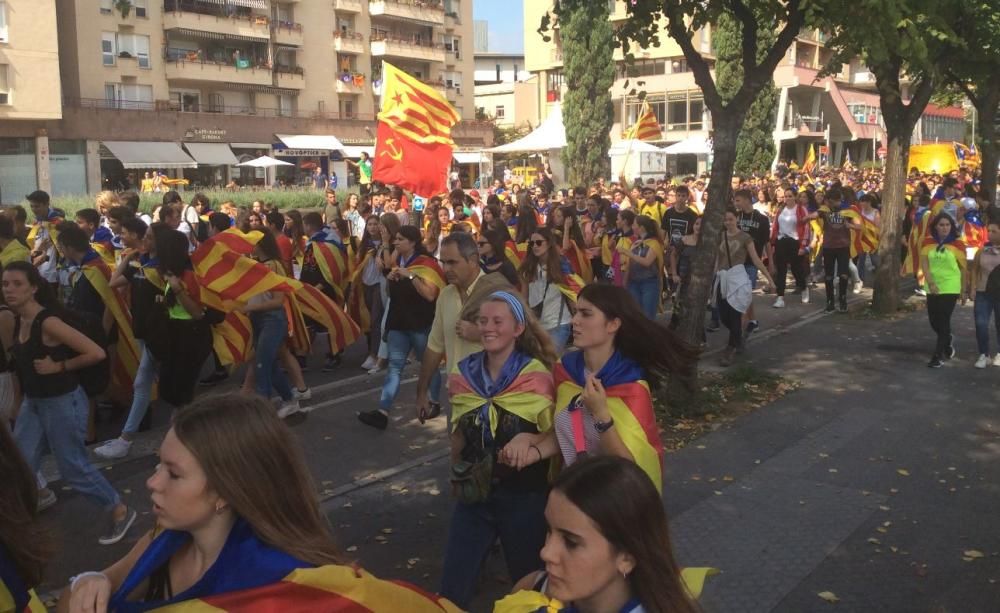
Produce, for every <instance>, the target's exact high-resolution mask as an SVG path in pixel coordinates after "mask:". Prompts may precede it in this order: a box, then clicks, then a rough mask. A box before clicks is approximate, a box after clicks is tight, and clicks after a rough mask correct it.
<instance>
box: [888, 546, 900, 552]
mask: <svg viewBox="0 0 1000 613" xmlns="http://www.w3.org/2000/svg"><path fill="white" fill-rule="evenodd" d="M889 551H891V552H893V553H896V552H897V551H899V547H893V546H892V545H890V546H889Z"/></svg>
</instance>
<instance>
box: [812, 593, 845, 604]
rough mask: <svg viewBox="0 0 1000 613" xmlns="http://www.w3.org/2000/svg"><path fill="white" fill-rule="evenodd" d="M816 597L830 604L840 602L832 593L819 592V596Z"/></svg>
mask: <svg viewBox="0 0 1000 613" xmlns="http://www.w3.org/2000/svg"><path fill="white" fill-rule="evenodd" d="M816 595H817V596H819V597H820V598H822V599H823V600H825V601H827V602H829V603H831V604H833V603H835V602H840V599H839V598H837V595H836V594H834V593H833V592H820V593H819V594H816Z"/></svg>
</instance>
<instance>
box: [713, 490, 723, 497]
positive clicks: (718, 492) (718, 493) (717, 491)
mask: <svg viewBox="0 0 1000 613" xmlns="http://www.w3.org/2000/svg"><path fill="white" fill-rule="evenodd" d="M714 494H715V495H716V496H721V495H722V492H720V491H719V490H715V492H714Z"/></svg>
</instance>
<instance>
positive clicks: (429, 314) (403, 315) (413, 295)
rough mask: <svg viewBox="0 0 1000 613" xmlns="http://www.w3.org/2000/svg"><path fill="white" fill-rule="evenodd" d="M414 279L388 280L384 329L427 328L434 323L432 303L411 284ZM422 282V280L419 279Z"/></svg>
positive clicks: (410, 329)
mask: <svg viewBox="0 0 1000 613" xmlns="http://www.w3.org/2000/svg"><path fill="white" fill-rule="evenodd" d="M414 282H415V280H414V281H411V280H410V279H406V278H403V279H400V280H398V281H389V282H388V287H389V314H388V315H387V316H386V320H385V329H386V330H406V331H412V330H427V329H429V328H430V327H431V324H432V323H434V303H433V302H429V301H427V300H426V299H425V298H424V297H423V296H421V295H420V293H419V292H417V288H416V287H414V286H413V284H414ZM420 283H423V281H420Z"/></svg>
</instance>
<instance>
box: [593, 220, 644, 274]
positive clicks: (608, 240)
mask: <svg viewBox="0 0 1000 613" xmlns="http://www.w3.org/2000/svg"><path fill="white" fill-rule="evenodd" d="M635 217H636V214H635V211H633V210H632V209H619V210H618V213H617V217H616V218H615V225H614V228H615V229H614V230H613V231H611V232H608V233H607V234H605V235H604V238H603V240H602V244H601V254H602V258H603V260H604V262H605V264H606V265H607V273H606V274H607V279H608V281H610V282H611V283H612V284H614V285H617V286H619V287H621V286H624V285H625V277H626V272H627V271H628V258H627V257H625V256H624V255H622V253H621V252H619V251H618V246H619V245H626V246H627V247H628V248H629V249H631V248H632V241H633V240H634V239H635V232H634V230H633V227H634V225H635ZM609 219H610V218H609Z"/></svg>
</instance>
